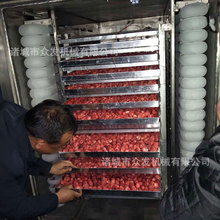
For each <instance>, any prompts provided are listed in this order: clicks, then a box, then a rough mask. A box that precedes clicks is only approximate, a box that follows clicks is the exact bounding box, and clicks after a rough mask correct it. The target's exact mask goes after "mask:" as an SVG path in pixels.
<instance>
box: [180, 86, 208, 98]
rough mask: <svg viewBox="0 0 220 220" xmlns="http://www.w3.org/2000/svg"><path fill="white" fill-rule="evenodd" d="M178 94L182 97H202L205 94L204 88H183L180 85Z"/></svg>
mask: <svg viewBox="0 0 220 220" xmlns="http://www.w3.org/2000/svg"><path fill="white" fill-rule="evenodd" d="M179 95H180V97H181V98H183V99H203V98H204V97H205V96H206V90H205V89H204V88H201V89H183V88H181V87H180V89H179Z"/></svg>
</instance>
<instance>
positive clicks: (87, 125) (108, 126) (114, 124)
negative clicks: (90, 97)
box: [77, 118, 160, 132]
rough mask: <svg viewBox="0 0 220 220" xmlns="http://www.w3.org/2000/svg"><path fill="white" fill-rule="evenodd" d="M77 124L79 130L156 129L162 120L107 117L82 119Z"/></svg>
mask: <svg viewBox="0 0 220 220" xmlns="http://www.w3.org/2000/svg"><path fill="white" fill-rule="evenodd" d="M77 125H78V129H79V130H114V129H148V128H149V129H152V128H153V129H155V128H159V127H160V122H159V118H138V119H109V120H108V119H107V120H80V121H77ZM115 132H117V130H115Z"/></svg>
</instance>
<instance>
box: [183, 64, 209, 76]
mask: <svg viewBox="0 0 220 220" xmlns="http://www.w3.org/2000/svg"><path fill="white" fill-rule="evenodd" d="M206 73H207V68H206V67H205V66H180V75H181V77H188V78H193V77H202V76H205V74H206Z"/></svg>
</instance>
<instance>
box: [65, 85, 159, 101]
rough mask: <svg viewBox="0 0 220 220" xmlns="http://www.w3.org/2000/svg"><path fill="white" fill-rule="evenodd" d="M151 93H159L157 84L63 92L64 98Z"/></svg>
mask: <svg viewBox="0 0 220 220" xmlns="http://www.w3.org/2000/svg"><path fill="white" fill-rule="evenodd" d="M152 93H159V86H158V85H157V84H156V85H155V84H154V85H148V86H128V87H109V88H95V89H73V90H67V89H66V90H64V96H66V97H67V98H72V97H92V96H113V95H137V94H152Z"/></svg>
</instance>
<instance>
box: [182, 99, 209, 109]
mask: <svg viewBox="0 0 220 220" xmlns="http://www.w3.org/2000/svg"><path fill="white" fill-rule="evenodd" d="M179 104H180V107H181V108H182V109H184V110H191V111H194V110H202V109H203V108H205V106H206V102H205V100H204V99H196V100H189V99H182V98H180V99H179Z"/></svg>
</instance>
